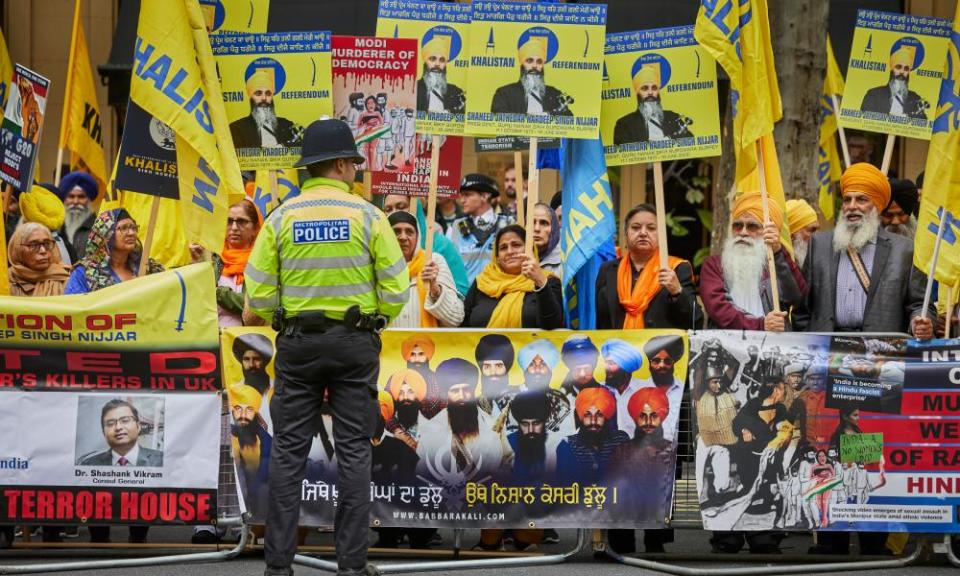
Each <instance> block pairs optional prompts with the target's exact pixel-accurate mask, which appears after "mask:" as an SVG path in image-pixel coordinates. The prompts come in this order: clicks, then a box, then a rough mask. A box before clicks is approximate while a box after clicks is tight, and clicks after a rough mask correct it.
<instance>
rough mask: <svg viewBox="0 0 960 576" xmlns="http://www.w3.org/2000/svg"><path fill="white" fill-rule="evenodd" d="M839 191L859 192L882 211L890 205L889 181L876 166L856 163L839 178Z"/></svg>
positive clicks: (844, 192)
mask: <svg viewBox="0 0 960 576" xmlns="http://www.w3.org/2000/svg"><path fill="white" fill-rule="evenodd" d="M840 190H841V192H842V193H843V194H846V193H847V192H860V193H861V194H866V195H867V196H869V197H870V201H871V202H873V205H874V206H876V207H877V211H878V212H879V211H882V210H883V209H885V208H886V207H887V204H889V203H890V181H889V180H887V177H886V176H884V175H883V172H881V171H880V170H879V169H878V168H877V167H876V166H874V165H873V164H868V163H866V162H857V163H856V164H854V165H852V166H850V167H849V168H847V169H846V170H844V171H843V176H841V177H840Z"/></svg>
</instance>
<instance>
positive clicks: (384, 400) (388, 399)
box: [377, 390, 393, 422]
mask: <svg viewBox="0 0 960 576" xmlns="http://www.w3.org/2000/svg"><path fill="white" fill-rule="evenodd" d="M377 400H378V401H379V402H380V416H382V417H383V421H384V422H389V421H390V420H391V419H392V418H393V396H391V395H390V394H388V393H386V392H384V391H383V390H381V391H380V392H378V393H377Z"/></svg>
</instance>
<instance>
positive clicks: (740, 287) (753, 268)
mask: <svg viewBox="0 0 960 576" xmlns="http://www.w3.org/2000/svg"><path fill="white" fill-rule="evenodd" d="M720 261H721V263H722V265H723V284H724V286H726V288H727V293H728V294H729V295H730V299H731V300H732V301H733V303H734V305H735V306H736V307H737V308H739V309H741V310H743V311H744V312H747V313H749V314H752V315H753V316H763V302H762V300H761V299H760V279H761V278H762V277H763V267H764V266H765V265H766V263H767V251H766V246H765V245H764V243H763V240H761V239H759V238H758V239H751V240H750V245H749V246H745V245H743V244H737V243H736V239H735V238H734V237H732V236H731V237H728V238H727V240H726V241H725V242H724V244H723V252H722V253H721V255H720ZM758 305H759V309H757V306H758Z"/></svg>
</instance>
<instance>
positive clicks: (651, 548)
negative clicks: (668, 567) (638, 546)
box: [643, 542, 667, 554]
mask: <svg viewBox="0 0 960 576" xmlns="http://www.w3.org/2000/svg"><path fill="white" fill-rule="evenodd" d="M643 550H644V552H646V553H647V554H666V553H667V549H666V548H664V547H663V544H661V543H659V542H657V543H656V544H644V545H643Z"/></svg>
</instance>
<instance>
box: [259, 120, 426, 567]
mask: <svg viewBox="0 0 960 576" xmlns="http://www.w3.org/2000/svg"><path fill="white" fill-rule="evenodd" d="M302 153H303V157H302V158H301V159H300V160H299V161H298V162H297V164H296V167H298V168H299V167H306V168H307V170H308V171H309V173H310V176H311V178H310V179H309V180H307V181H306V182H304V184H303V186H302V187H301V194H300V196H298V197H296V198H294V199H293V200H289V201H287V202H286V203H284V204H283V205H282V206H280V207H279V208H277V209H276V210H274V211H273V213H271V214H270V216H268V217H267V219H266V222H264V225H263V229H262V230H261V231H260V235H259V237H258V238H257V242H256V244H255V245H254V247H253V251H252V252H251V254H250V259H249V260H248V262H247V268H246V270H245V272H244V275H245V277H246V280H245V285H246V288H247V293H248V296H249V298H250V300H249V307H250V309H252V310H253V311H254V312H256V313H257V314H258V315H259V316H261V317H262V318H264V319H267V320H272V322H273V326H274V329H276V330H277V331H278V333H279V334H278V336H277V359H276V370H277V379H276V390H275V392H274V395H273V400H272V401H271V403H270V414H271V416H272V418H273V426H274V441H273V452H272V453H271V456H270V481H269V487H270V507H269V509H268V511H267V528H266V545H265V558H266V563H267V569H266V572H265V574H266V575H267V576H274V575H276V576H279V575H289V574H292V573H293V572H292V570H291V568H290V565H291V564H292V562H293V556H294V553H295V552H296V547H297V522H298V519H299V515H300V488H301V482H302V480H303V478H304V474H305V470H306V459H307V454H308V452H309V450H310V444H311V441H312V439H313V436H314V432H315V422H316V420H317V416H318V411H319V409H320V405H321V404H322V402H323V400H324V393H325V392H327V393H328V394H329V402H330V405H331V409H332V412H333V419H334V425H333V437H334V443H335V446H336V457H337V474H338V480H337V487H338V491H339V496H340V498H339V505H338V507H337V513H336V520H335V522H336V536H335V541H336V550H337V564H338V568H339V569H338V572H337V574H342V575H371V574H377V573H378V571H377V570H376V568H374V567H373V566H369V565H368V564H367V538H368V534H369V532H368V529H369V515H370V467H371V444H370V438H371V437H372V435H373V432H374V429H375V425H376V422H377V414H378V413H379V406H378V402H377V376H378V374H379V371H380V358H379V354H380V336H379V333H380V331H381V330H382V329H383V328H384V327H385V326H386V324H387V322H389V320H391V319H393V318H394V317H396V316H397V315H398V314H399V313H400V311H401V309H402V308H403V305H404V303H406V302H407V289H408V286H409V284H410V281H409V275H408V272H407V264H406V261H405V260H404V258H403V254H402V253H401V251H400V246H399V245H398V244H397V239H396V236H395V235H394V233H393V231H392V230H391V228H390V225H389V223H388V222H387V218H386V216H384V215H383V213H382V212H380V210H378V209H377V208H375V207H374V206H372V205H371V204H369V203H367V202H365V201H364V200H363V199H362V198H358V197H356V196H353V195H351V194H350V192H349V190H350V187H351V185H352V183H353V181H354V176H355V175H356V168H355V164H359V163H361V162H363V157H362V156H360V155H359V154H358V153H357V147H356V145H355V144H354V140H353V133H352V132H351V131H350V128H349V127H348V126H347V124H346V123H344V122H343V121H341V120H318V121H316V122H314V123H312V124H310V126H308V127H307V130H306V133H305V135H304V140H303V152H302Z"/></svg>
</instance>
